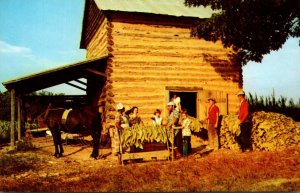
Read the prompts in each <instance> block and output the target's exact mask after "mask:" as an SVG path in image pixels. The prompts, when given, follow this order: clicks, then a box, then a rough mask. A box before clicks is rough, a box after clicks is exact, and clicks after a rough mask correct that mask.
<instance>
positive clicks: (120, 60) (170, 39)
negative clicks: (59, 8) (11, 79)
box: [87, 19, 242, 125]
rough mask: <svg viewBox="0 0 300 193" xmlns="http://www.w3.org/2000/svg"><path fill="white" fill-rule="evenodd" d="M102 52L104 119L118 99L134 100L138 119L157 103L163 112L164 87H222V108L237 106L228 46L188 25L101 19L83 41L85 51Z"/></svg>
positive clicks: (236, 74) (238, 73)
mask: <svg viewBox="0 0 300 193" xmlns="http://www.w3.org/2000/svg"><path fill="white" fill-rule="evenodd" d="M104 53H106V54H107V53H108V54H109V55H110V59H109V60H108V64H107V65H108V67H107V72H106V73H107V75H108V81H107V82H106V85H105V86H104V88H103V92H102V96H101V98H100V101H106V102H105V103H106V111H107V123H110V125H113V122H114V115H115V113H116V111H115V106H116V104H117V103H119V102H121V103H123V104H124V105H129V106H131V107H132V106H138V107H139V113H140V116H141V118H142V120H143V122H144V123H149V122H150V121H151V120H150V117H151V116H152V114H153V111H154V110H155V109H157V108H159V109H162V110H163V111H164V112H163V115H166V114H167V112H166V102H168V100H169V96H168V93H169V92H168V90H166V87H185V88H193V87H197V88H202V89H203V90H206V91H207V90H209V91H220V92H221V91H222V92H224V93H227V94H228V112H229V113H232V112H236V110H237V106H238V104H239V103H238V100H237V96H236V93H237V92H238V90H239V89H240V88H241V85H242V69H241V66H240V65H235V64H233V63H232V62H230V59H229V57H228V54H230V53H231V50H230V49H224V48H223V46H222V44H221V43H220V42H216V43H212V42H208V41H205V40H199V39H197V38H191V37H190V29H189V28H183V27H174V26H165V25H153V24H152V25H151V24H138V23H124V22H118V21H116V22H114V21H108V20H107V19H105V20H104V21H103V22H102V24H101V25H100V27H99V29H98V30H97V32H96V34H95V36H94V37H93V38H92V40H91V41H90V43H89V44H88V46H87V57H88V59H91V58H93V57H97V56H100V55H103V54H104ZM199 92H201V91H199Z"/></svg>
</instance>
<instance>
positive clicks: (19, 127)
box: [17, 96, 22, 141]
mask: <svg viewBox="0 0 300 193" xmlns="http://www.w3.org/2000/svg"><path fill="white" fill-rule="evenodd" d="M21 103H22V99H21V97H19V96H18V97H17V108H18V117H17V119H18V120H17V123H18V125H17V126H18V127H17V131H18V141H19V140H21V119H22V118H21V116H22V115H21Z"/></svg>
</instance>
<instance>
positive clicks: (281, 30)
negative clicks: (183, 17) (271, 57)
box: [185, 0, 300, 65]
mask: <svg viewBox="0 0 300 193" xmlns="http://www.w3.org/2000/svg"><path fill="white" fill-rule="evenodd" d="M185 5H186V6H194V7H197V6H201V5H203V6H205V7H206V6H210V7H211V8H212V9H213V10H219V12H217V13H215V14H213V15H212V17H211V18H209V19H206V20H203V19H201V20H199V21H198V22H197V25H196V27H194V28H192V31H191V35H192V36H196V37H199V38H204V39H205V40H208V41H213V42H215V41H217V40H221V41H222V43H223V46H224V47H232V48H233V50H234V51H236V52H237V54H236V56H237V62H238V63H241V64H242V65H245V64H247V62H248V61H255V62H261V61H262V58H263V56H264V55H265V54H268V53H270V51H273V50H278V49H280V48H281V47H282V45H283V44H284V43H285V41H286V40H287V39H288V38H289V37H300V14H299V9H300V1H299V0H246V1H244V0H235V1H228V0H185Z"/></svg>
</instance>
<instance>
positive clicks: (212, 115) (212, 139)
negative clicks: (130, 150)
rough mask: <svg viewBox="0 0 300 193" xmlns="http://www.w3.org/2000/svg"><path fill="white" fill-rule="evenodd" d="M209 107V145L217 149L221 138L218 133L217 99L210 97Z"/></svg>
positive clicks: (210, 147) (218, 112)
mask: <svg viewBox="0 0 300 193" xmlns="http://www.w3.org/2000/svg"><path fill="white" fill-rule="evenodd" d="M208 101H209V104H210V106H209V108H208V111H207V120H208V128H207V132H208V146H209V149H214V150H217V149H219V138H218V133H217V128H218V121H219V114H220V111H219V107H218V106H217V105H216V100H215V99H214V98H208Z"/></svg>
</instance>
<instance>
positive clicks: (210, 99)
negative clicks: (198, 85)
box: [207, 97, 216, 102]
mask: <svg viewBox="0 0 300 193" xmlns="http://www.w3.org/2000/svg"><path fill="white" fill-rule="evenodd" d="M207 100H208V101H214V102H216V99H215V98H212V97H209V98H208V99H207Z"/></svg>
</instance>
